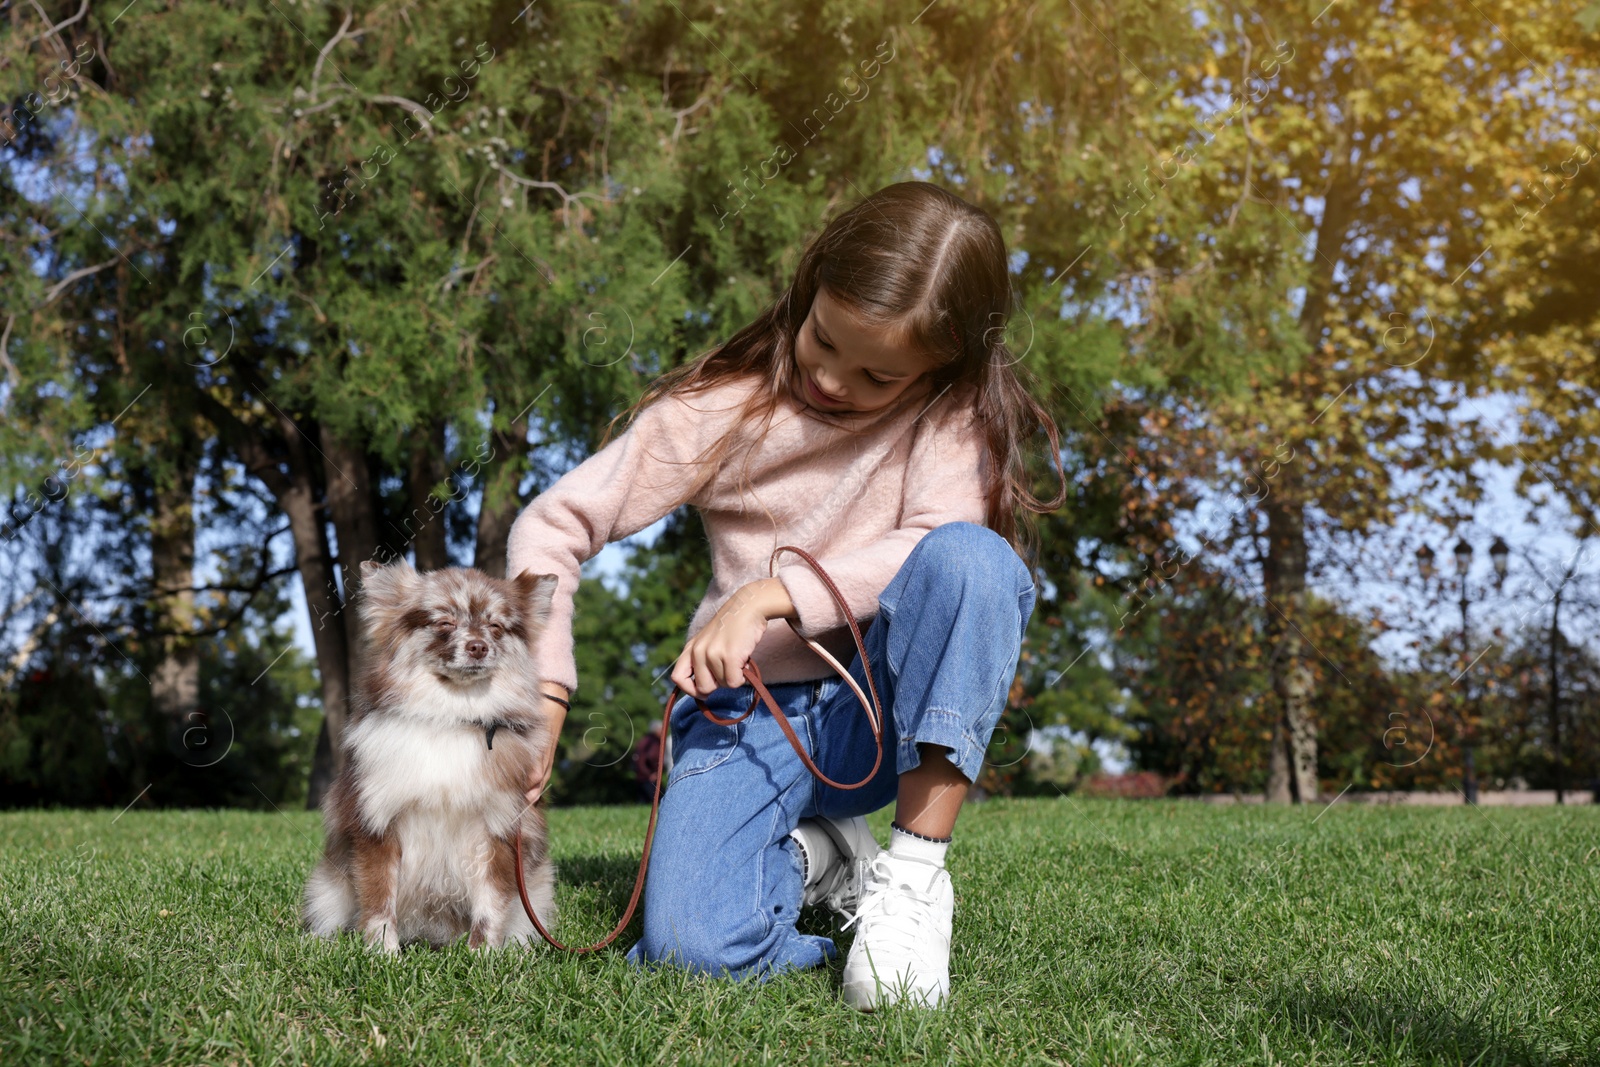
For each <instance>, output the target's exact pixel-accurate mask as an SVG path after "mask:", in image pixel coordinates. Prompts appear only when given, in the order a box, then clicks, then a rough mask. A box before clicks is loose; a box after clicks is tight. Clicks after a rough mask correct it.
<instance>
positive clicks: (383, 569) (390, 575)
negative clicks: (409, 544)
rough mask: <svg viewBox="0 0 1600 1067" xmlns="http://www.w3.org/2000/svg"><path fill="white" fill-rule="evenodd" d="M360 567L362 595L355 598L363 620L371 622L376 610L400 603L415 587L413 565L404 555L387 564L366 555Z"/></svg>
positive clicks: (391, 608) (405, 599) (415, 573)
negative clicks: (357, 600) (367, 557)
mask: <svg viewBox="0 0 1600 1067" xmlns="http://www.w3.org/2000/svg"><path fill="white" fill-rule="evenodd" d="M360 569H361V595H360V597H359V598H358V599H359V604H360V610H361V617H362V619H363V621H367V622H371V621H372V619H373V617H374V615H375V613H377V612H382V611H386V610H393V609H395V608H397V607H399V606H400V605H401V604H403V603H405V602H406V601H407V600H408V598H409V597H410V596H411V595H412V593H413V592H414V591H415V589H416V584H417V580H418V575H417V571H416V568H414V567H412V566H411V564H410V563H409V562H408V561H407V560H406V559H405V558H404V557H402V558H400V559H398V560H396V561H394V562H393V563H390V564H388V565H384V564H381V563H379V562H378V561H377V560H371V559H365V560H362V561H361V568H360Z"/></svg>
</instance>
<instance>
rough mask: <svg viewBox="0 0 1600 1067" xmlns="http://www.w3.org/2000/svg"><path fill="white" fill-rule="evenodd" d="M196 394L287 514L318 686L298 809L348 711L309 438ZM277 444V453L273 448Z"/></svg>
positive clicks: (333, 764) (295, 427)
mask: <svg viewBox="0 0 1600 1067" xmlns="http://www.w3.org/2000/svg"><path fill="white" fill-rule="evenodd" d="M196 399H197V401H198V403H199V407H200V410H201V413H202V414H204V415H205V417H206V418H207V419H208V420H210V422H211V424H212V425H213V426H215V427H216V428H217V433H218V434H219V435H220V436H222V437H223V438H224V439H226V440H227V441H228V442H229V443H230V444H231V445H232V446H233V448H234V450H235V452H236V454H237V455H238V456H239V458H240V459H241V460H242V461H243V462H244V465H245V469H246V470H248V471H249V472H250V474H251V475H253V476H254V477H256V478H259V479H260V480H261V482H262V484H263V485H265V486H266V487H267V489H268V490H269V491H271V493H272V495H273V497H274V498H275V499H276V500H277V501H278V506H279V507H280V508H282V509H283V513H284V515H286V516H287V517H288V519H289V534H290V536H291V537H292V538H293V540H294V553H295V567H296V568H297V569H298V570H299V572H300V587H301V590H302V592H303V593H304V594H305V598H306V611H307V613H308V614H309V615H310V616H311V641H312V644H313V645H314V646H315V648H316V653H317V677H318V680H319V681H320V683H321V687H322V727H321V729H320V731H319V737H318V745H317V750H316V754H315V755H314V756H313V758H312V765H311V783H310V790H309V792H308V793H307V794H306V807H308V808H316V807H319V806H320V805H321V803H322V795H323V793H324V792H325V791H326V790H327V787H328V785H329V783H331V782H332V780H333V775H334V773H335V771H336V770H337V769H338V764H339V761H340V759H341V758H342V757H341V753H340V750H339V746H338V743H337V742H338V739H339V737H340V735H341V734H342V733H343V730H344V724H345V722H346V721H347V719H348V718H349V714H350V682H351V675H350V657H349V652H348V646H349V635H348V634H347V633H346V631H345V620H344V603H343V601H342V600H341V598H340V596H339V587H338V584H337V582H336V581H335V574H334V559H333V553H332V552H331V551H329V546H328V529H327V526H326V524H325V519H324V505H323V504H322V503H319V502H318V499H317V479H316V468H315V466H314V465H313V463H312V460H311V448H312V446H311V442H309V441H308V440H307V439H306V437H305V435H304V434H303V433H301V431H300V426H299V424H298V423H296V422H295V421H294V420H293V419H291V418H290V417H289V416H288V415H287V414H285V413H284V412H282V411H278V412H277V415H276V420H277V427H278V436H277V437H274V435H272V434H271V433H270V432H268V430H267V428H266V427H263V426H256V425H251V424H249V423H246V422H245V421H243V420H242V419H240V418H239V416H238V415H237V414H236V413H235V412H234V411H233V410H232V409H230V408H228V407H227V406H226V405H224V404H222V403H220V402H218V401H217V400H216V399H215V398H214V397H212V396H211V395H210V394H208V393H204V392H201V393H197V394H196ZM280 443H281V445H282V449H281V452H280V450H279V449H278V448H277V447H275V446H277V445H279V444H280ZM285 467H287V468H288V470H287V473H285V471H284V468H285Z"/></svg>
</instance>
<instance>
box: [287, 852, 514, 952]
mask: <svg viewBox="0 0 1600 1067" xmlns="http://www.w3.org/2000/svg"><path fill="white" fill-rule="evenodd" d="M356 911H357V908H356V891H355V886H354V885H353V884H352V883H351V881H350V878H349V876H348V875H346V874H345V873H344V872H343V871H340V870H339V869H338V868H336V867H334V866H333V865H332V864H330V863H329V862H328V861H327V860H326V859H324V860H322V861H321V862H319V863H318V864H317V866H316V869H315V870H313V871H312V872H311V877H310V878H308V879H307V880H306V892H305V899H304V901H303V902H302V904H301V908H300V917H301V920H302V921H303V922H304V923H305V927H306V929H307V930H309V931H310V932H311V933H313V934H316V935H317V936H318V937H333V936H334V935H335V934H337V933H338V932H339V931H340V930H351V929H354V928H355V925H356ZM539 921H540V922H543V921H544V912H543V911H541V912H540V913H539Z"/></svg>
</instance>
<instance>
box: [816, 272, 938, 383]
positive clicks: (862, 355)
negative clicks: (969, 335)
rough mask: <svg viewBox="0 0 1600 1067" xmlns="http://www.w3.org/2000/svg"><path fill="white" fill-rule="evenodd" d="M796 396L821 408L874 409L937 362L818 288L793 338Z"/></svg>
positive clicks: (913, 381) (826, 291) (825, 290)
mask: <svg viewBox="0 0 1600 1067" xmlns="http://www.w3.org/2000/svg"><path fill="white" fill-rule="evenodd" d="M795 363H796V364H798V367H797V370H798V373H797V374H796V376H795V377H796V381H795V395H796V396H797V397H798V398H799V399H800V400H801V401H802V402H803V403H805V404H807V405H809V406H811V407H813V408H816V409H817V410H818V411H828V412H845V411H876V410H878V409H879V408H883V407H888V406H889V405H890V404H892V403H894V401H895V400H896V399H897V398H898V397H899V396H900V394H901V393H903V392H905V391H906V390H907V389H909V388H910V387H911V386H912V385H913V384H914V383H915V382H916V381H917V380H918V379H920V378H921V377H922V375H923V374H924V373H926V372H927V371H929V370H931V369H933V362H932V361H931V360H929V359H928V358H927V356H925V355H924V354H923V353H922V352H921V351H919V350H916V349H913V348H911V347H910V346H909V344H907V343H904V342H902V341H901V340H900V339H898V338H896V337H894V336H893V335H891V334H890V333H888V332H887V331H885V330H883V329H874V328H872V327H870V326H867V325H865V324H864V323H861V322H860V321H858V320H857V319H856V317H855V316H854V315H852V314H851V313H850V311H849V309H848V308H846V307H845V306H844V305H842V304H840V303H839V302H838V301H836V300H834V299H833V298H832V297H830V296H829V295H828V290H827V289H826V288H824V287H821V286H819V287H818V288H817V295H816V298H815V299H813V300H812V302H811V311H810V312H809V313H808V314H807V315H806V321H805V322H804V323H803V324H802V325H801V327H800V336H798V337H797V338H795Z"/></svg>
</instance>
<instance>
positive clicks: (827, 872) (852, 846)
mask: <svg viewBox="0 0 1600 1067" xmlns="http://www.w3.org/2000/svg"><path fill="white" fill-rule="evenodd" d="M818 831H821V832H822V833H823V834H825V835H826V836H827V839H828V841H830V842H832V844H833V853H834V854H833V856H831V857H829V860H828V862H827V863H826V866H825V867H824V868H823V870H822V871H820V872H818V873H817V874H816V875H815V876H813V877H812V878H811V879H810V880H809V884H808V885H807V886H806V887H805V892H804V893H803V894H802V895H801V898H800V903H801V904H802V905H813V904H820V905H822V906H823V907H825V908H828V909H830V910H832V911H834V912H835V913H837V914H838V916H839V917H840V918H841V919H850V918H852V917H854V916H855V913H856V907H857V905H858V904H860V902H861V893H862V888H863V884H864V882H865V881H866V871H867V867H868V866H869V865H870V864H871V863H872V861H873V860H875V859H877V858H878V854H879V853H880V852H882V851H883V850H882V849H881V848H879V847H878V839H877V838H875V837H873V836H872V830H871V829H870V828H869V827H868V826H867V820H866V819H864V818H861V817H860V816H859V815H858V816H855V817H852V818H849V819H829V818H826V817H824V816H821V815H818V816H816V817H815V818H811V819H801V820H800V825H799V826H798V827H796V828H795V831H794V835H793V836H794V837H795V839H796V840H797V841H799V842H800V848H801V851H803V852H806V853H807V858H808V860H809V858H810V856H811V855H814V854H816V853H819V852H821V853H825V852H827V851H828V850H827V849H826V848H816V849H814V848H811V847H809V846H810V842H809V841H808V838H809V837H810V836H811V835H812V834H815V833H816V832H818Z"/></svg>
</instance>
